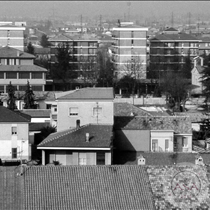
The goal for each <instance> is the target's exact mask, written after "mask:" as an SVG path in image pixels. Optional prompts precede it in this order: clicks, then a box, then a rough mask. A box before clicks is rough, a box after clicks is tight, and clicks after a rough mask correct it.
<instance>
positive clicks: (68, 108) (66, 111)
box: [57, 88, 114, 131]
mask: <svg viewBox="0 0 210 210" xmlns="http://www.w3.org/2000/svg"><path fill="white" fill-rule="evenodd" d="M113 100H114V92H113V88H82V89H78V90H74V91H69V92H66V93H65V92H64V93H62V94H61V96H60V97H58V98H57V103H58V107H57V112H58V115H57V131H61V130H65V129H69V128H75V127H77V126H82V125H86V124H89V123H92V124H107V125H113V124H114V107H113V106H114V105H113Z"/></svg>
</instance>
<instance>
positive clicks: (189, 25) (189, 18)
mask: <svg viewBox="0 0 210 210" xmlns="http://www.w3.org/2000/svg"><path fill="white" fill-rule="evenodd" d="M190 24H191V13H190V12H189V32H190V33H191V31H190Z"/></svg>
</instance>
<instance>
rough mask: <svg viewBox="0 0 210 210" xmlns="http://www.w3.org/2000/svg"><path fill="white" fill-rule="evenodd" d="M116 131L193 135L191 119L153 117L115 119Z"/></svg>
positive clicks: (117, 117)
mask: <svg viewBox="0 0 210 210" xmlns="http://www.w3.org/2000/svg"><path fill="white" fill-rule="evenodd" d="M114 128H115V129H116V130H121V129H122V130H139V129H140V130H173V131H174V132H175V133H176V134H179V133H181V134H192V128H191V121H190V119H189V117H186V116H184V117H180V116H157V117H156V116H152V117H141V116H135V117H121V116H116V117H115V123H114Z"/></svg>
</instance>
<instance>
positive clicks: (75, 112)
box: [69, 107, 78, 116]
mask: <svg viewBox="0 0 210 210" xmlns="http://www.w3.org/2000/svg"><path fill="white" fill-rule="evenodd" d="M69 115H70V116H77V115H78V107H71V108H69Z"/></svg>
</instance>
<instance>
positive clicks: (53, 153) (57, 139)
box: [38, 124, 113, 165]
mask: <svg viewBox="0 0 210 210" xmlns="http://www.w3.org/2000/svg"><path fill="white" fill-rule="evenodd" d="M112 136H113V135H112V126H111V125H95V124H89V125H85V126H82V127H78V128H76V129H68V130H65V131H60V132H57V133H53V134H51V135H49V136H48V137H47V138H46V139H44V140H43V141H42V142H41V143H40V144H39V145H38V149H41V150H42V165H45V164H49V163H53V162H55V161H57V162H59V164H62V165H111V164H112Z"/></svg>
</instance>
